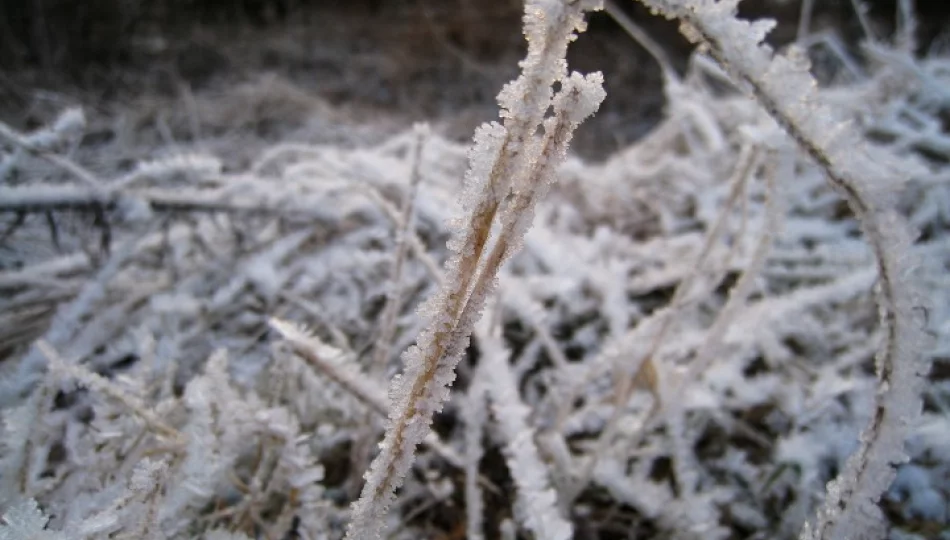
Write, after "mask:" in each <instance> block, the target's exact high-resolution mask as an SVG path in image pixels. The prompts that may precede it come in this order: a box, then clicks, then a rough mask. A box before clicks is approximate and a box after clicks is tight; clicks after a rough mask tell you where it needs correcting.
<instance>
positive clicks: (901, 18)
mask: <svg viewBox="0 0 950 540" xmlns="http://www.w3.org/2000/svg"><path fill="white" fill-rule="evenodd" d="M914 4H915V2H914V0H897V21H898V24H899V25H900V26H899V27H898V32H899V33H898V34H897V39H896V45H897V48H898V49H900V50H902V51H904V52H906V53H907V54H910V55H913V54H914V53H915V52H916V50H917V16H916V15H915V13H917V10H916V9H915V8H916V6H915V5H914Z"/></svg>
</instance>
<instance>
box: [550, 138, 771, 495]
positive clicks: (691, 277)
mask: <svg viewBox="0 0 950 540" xmlns="http://www.w3.org/2000/svg"><path fill="white" fill-rule="evenodd" d="M758 154H759V152H758V150H757V148H755V147H754V146H752V145H746V146H744V147H743V148H742V150H741V152H740V154H739V158H738V160H737V162H736V166H735V169H734V170H733V174H732V176H731V178H730V182H729V183H730V185H731V188H730V191H729V196H728V198H727V200H726V203H725V204H724V205H723V207H722V209H721V210H720V211H719V215H718V216H717V217H716V221H715V222H714V223H713V224H712V226H711V227H710V228H709V230H708V231H707V232H706V236H705V238H704V240H703V246H702V248H701V249H700V252H699V254H698V255H697V257H696V260H695V261H694V262H693V263H692V271H691V272H690V273H689V274H687V275H686V276H685V277H684V278H683V279H682V280H681V281H680V283H679V284H678V285H677V286H676V290H675V291H674V293H673V298H671V299H670V302H669V306H667V307H666V308H664V309H663V311H661V312H658V313H657V314H656V315H655V317H656V318H657V319H659V325H660V328H659V329H658V330H657V332H656V334H655V335H654V336H653V338H652V340H651V342H650V348H649V349H648V350H647V353H646V354H645V355H643V356H642V357H640V358H637V359H635V362H634V363H635V365H634V366H629V365H628V366H625V368H626V369H623V370H620V369H617V370H616V375H615V377H614V396H613V398H614V399H613V402H614V403H613V405H614V406H613V411H612V412H611V413H610V416H609V417H608V419H607V422H606V424H605V425H604V428H603V429H602V430H601V432H600V435H599V436H598V440H597V443H596V445H595V447H594V448H595V449H594V451H593V452H592V455H591V458H590V459H588V460H587V461H586V462H585V463H584V465H583V467H582V468H581V470H580V472H579V474H578V475H577V478H576V480H575V482H574V484H573V486H572V488H571V490H570V492H569V493H568V496H567V498H569V499H573V498H575V497H577V496H579V495H580V494H581V492H582V491H583V490H584V488H585V487H587V485H588V484H589V483H590V480H591V478H592V476H593V474H594V469H595V467H596V466H597V462H598V461H599V459H600V456H601V455H602V454H603V453H604V452H605V451H606V450H607V447H608V446H609V444H610V441H611V438H612V437H613V436H614V434H615V432H616V429H617V426H618V424H619V422H620V419H621V418H622V417H623V413H624V411H625V408H626V404H627V403H628V402H629V401H630V397H631V396H632V395H633V392H634V390H636V389H637V388H638V387H639V388H642V387H645V388H646V389H648V390H649V391H650V393H651V394H653V398H654V403H653V406H652V407H651V409H650V412H649V413H648V415H647V418H648V419H649V418H652V417H653V416H654V415H655V414H657V413H658V412H659V411H660V408H661V407H662V406H663V405H664V401H666V400H665V399H664V396H663V395H661V393H660V392H659V391H658V388H659V385H660V384H661V381H660V373H659V371H658V370H657V368H656V366H655V358H656V355H657V352H658V351H659V350H660V346H662V345H663V343H664V341H665V340H666V336H667V334H668V333H669V332H670V330H671V329H672V328H673V324H674V323H675V322H676V321H677V320H678V315H679V314H680V313H682V311H683V309H685V307H686V299H687V297H688V296H689V295H690V294H691V293H692V292H693V291H692V289H693V283H694V282H695V281H696V279H697V278H698V276H699V275H700V272H701V271H702V269H703V268H704V267H705V266H706V262H707V260H708V259H709V257H710V256H711V255H712V253H713V248H714V247H715V246H716V240H717V239H718V238H719V237H720V235H721V234H722V232H723V230H724V229H725V227H726V224H727V222H728V218H729V214H730V213H731V212H732V209H733V207H734V206H735V205H736V202H737V201H738V200H739V197H740V196H741V195H742V194H743V188H744V186H745V184H746V181H747V179H748V177H749V175H750V174H751V173H752V171H753V167H754V166H755V164H756V163H757V162H758ZM631 368H633V369H631ZM630 373H632V375H630ZM586 382H587V381H584V382H583V384H586ZM580 388H581V385H580V384H575V385H572V386H571V387H570V390H569V392H568V395H567V398H566V399H564V400H563V406H562V410H561V412H560V413H559V417H560V418H561V419H562V420H561V421H563V419H564V418H566V416H567V412H568V407H570V404H571V403H573V402H574V398H575V396H576V395H577V393H578V392H579V391H580Z"/></svg>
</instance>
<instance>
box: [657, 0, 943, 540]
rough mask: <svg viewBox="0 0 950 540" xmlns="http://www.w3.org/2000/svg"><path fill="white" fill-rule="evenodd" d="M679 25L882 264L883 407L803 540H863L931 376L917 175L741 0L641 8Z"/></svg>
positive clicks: (685, 0) (681, 1) (675, 1)
mask: <svg viewBox="0 0 950 540" xmlns="http://www.w3.org/2000/svg"><path fill="white" fill-rule="evenodd" d="M642 1H643V3H644V4H646V5H647V6H648V7H650V8H652V9H654V10H657V11H659V12H660V13H662V14H664V15H665V16H667V17H669V18H677V19H679V20H680V29H681V31H682V32H683V34H684V35H685V36H686V37H687V38H689V39H690V40H691V41H693V42H695V43H700V44H703V45H704V46H706V47H707V48H708V49H709V51H710V54H711V55H712V56H713V57H714V58H715V59H716V60H717V61H718V62H719V64H720V65H721V66H722V67H723V68H724V69H726V70H727V71H728V72H729V73H730V74H731V75H732V76H733V77H734V78H735V79H736V80H738V81H741V83H742V84H743V85H744V86H745V88H746V89H747V90H748V92H749V93H750V94H751V95H753V96H754V97H755V98H756V99H757V100H758V102H759V103H760V104H761V106H762V107H763V108H764V109H765V110H766V112H768V113H769V115H771V116H772V118H774V119H775V121H776V122H778V123H779V125H781V126H782V127H783V128H784V129H785V131H786V132H787V133H788V134H789V135H790V136H791V137H792V138H793V139H794V140H795V141H796V143H797V144H798V145H799V147H801V148H802V149H803V150H804V151H806V152H807V153H808V154H809V155H810V156H811V158H812V159H813V160H814V161H815V162H816V163H818V164H819V165H820V166H821V168H822V169H823V170H824V171H825V173H826V175H827V179H828V181H829V182H830V183H831V184H832V186H834V188H835V189H836V190H838V191H839V193H841V194H842V195H843V196H844V198H845V199H846V200H847V202H848V204H849V205H850V206H851V208H852V210H853V211H854V213H855V214H856V216H857V218H858V220H859V221H860V223H861V226H862V229H863V231H864V234H865V238H866V239H867V241H868V243H869V244H870V245H871V248H872V250H873V251H874V254H875V257H876V259H877V270H878V280H879V284H880V286H879V298H880V312H881V313H880V315H881V321H882V325H883V326H884V328H885V331H886V342H885V344H884V348H883V349H882V350H881V351H880V352H879V354H878V357H877V371H878V376H879V380H880V385H879V391H878V401H877V403H876V405H875V411H874V413H873V414H872V419H871V422H870V424H869V425H868V426H867V427H866V428H865V430H864V432H863V434H862V437H861V440H862V444H861V447H860V448H859V449H858V450H857V451H856V452H855V453H854V454H853V455H852V457H851V458H850V459H849V460H848V463H847V465H846V467H845V470H844V471H843V472H842V474H841V475H840V476H839V478H838V479H837V480H835V481H834V482H833V483H832V484H831V485H829V490H828V497H827V500H826V503H825V505H824V506H823V507H822V509H821V510H820V512H819V517H818V521H817V523H815V524H814V525H813V526H808V527H806V529H805V531H804V532H803V533H802V538H814V539H819V538H843V537H846V536H847V537H862V536H864V535H865V534H867V533H869V532H870V531H871V530H873V529H875V528H876V527H878V526H879V525H878V523H877V522H879V520H880V519H881V513H880V510H879V509H878V508H877V505H876V504H875V502H876V501H877V499H878V498H879V497H880V494H881V493H882V492H883V491H884V490H885V489H887V486H888V485H889V484H890V482H891V480H892V479H893V477H894V472H893V466H894V465H896V464H899V463H902V462H903V461H904V460H905V459H906V454H905V453H904V450H903V446H904V438H905V436H906V434H907V427H908V426H909V425H910V423H911V422H913V419H914V418H915V417H917V415H919V414H920V406H921V405H920V397H919V392H920V385H921V379H920V374H921V373H925V372H926V370H927V368H926V366H925V365H924V363H923V361H922V358H923V349H924V336H923V335H922V333H921V329H920V326H919V324H918V322H917V317H916V316H915V315H914V310H915V309H916V308H917V307H918V306H920V305H921V299H920V298H919V296H918V295H917V294H916V292H915V291H914V288H913V286H912V282H913V278H912V275H913V272H914V271H915V270H916V266H917V264H918V263H916V262H914V261H913V259H912V257H911V255H910V247H911V244H912V241H913V240H912V239H913V237H912V234H911V232H910V230H909V228H908V225H907V223H906V222H905V221H904V219H903V218H901V217H900V215H899V214H898V213H897V212H896V211H895V210H894V209H893V202H892V201H893V195H892V193H893V192H894V191H895V190H896V188H897V187H898V186H899V184H900V182H899V178H900V177H901V176H906V175H908V174H909V173H910V171H909V170H901V169H902V166H903V167H904V168H906V167H907V166H908V164H907V163H903V164H902V163H900V162H899V161H898V160H896V158H895V157H894V156H891V155H887V153H886V152H880V151H877V152H875V154H876V155H875V156H874V157H872V156H871V155H870V149H869V148H868V143H867V142H866V140H865V139H864V137H863V136H862V134H861V133H859V132H858V131H857V130H856V129H855V128H854V126H853V125H852V124H851V123H850V122H849V121H847V120H846V119H844V118H843V117H842V116H841V114H840V113H839V112H838V111H837V110H835V109H834V108H832V107H830V106H828V105H827V104H826V103H825V102H824V100H823V99H822V98H821V96H819V94H818V92H817V84H816V82H815V80H814V78H812V76H811V75H810V73H809V71H808V69H809V65H808V62H807V59H806V58H805V56H804V54H803V53H802V52H801V51H799V50H797V49H794V48H793V49H791V50H790V51H789V52H788V53H786V54H783V55H773V52H772V50H771V48H770V47H768V46H767V45H764V44H763V43H762V40H763V39H764V37H765V34H766V33H767V32H768V31H769V30H770V29H771V28H772V26H774V22H772V21H757V22H753V23H749V22H746V21H741V20H739V19H737V18H736V16H735V13H736V6H737V4H738V0H721V1H713V0H642Z"/></svg>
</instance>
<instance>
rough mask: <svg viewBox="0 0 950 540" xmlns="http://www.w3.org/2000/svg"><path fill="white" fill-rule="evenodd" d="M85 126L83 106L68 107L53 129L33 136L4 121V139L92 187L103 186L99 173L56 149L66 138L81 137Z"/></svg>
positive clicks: (1, 129)
mask: <svg viewBox="0 0 950 540" xmlns="http://www.w3.org/2000/svg"><path fill="white" fill-rule="evenodd" d="M85 126H86V118H85V116H84V115H83V112H82V110H81V109H66V110H65V111H63V113H62V114H60V116H59V118H57V119H56V121H55V122H54V123H53V125H52V126H51V127H50V128H47V129H43V130H40V131H38V132H36V133H34V134H31V135H23V134H21V133H18V132H17V131H16V130H15V129H13V128H11V127H10V126H8V125H6V124H4V123H3V122H0V140H4V141H6V142H7V143H9V144H12V145H13V146H15V147H17V148H20V149H22V150H24V151H26V152H28V153H30V154H33V155H35V156H37V157H40V158H43V159H45V160H46V161H49V162H50V163H52V164H53V165H56V166H57V167H59V168H61V169H63V170H64V171H66V172H68V173H69V174H71V175H73V176H75V177H76V178H78V179H79V180H81V181H82V182H83V183H85V184H87V185H88V186H89V187H91V188H94V189H98V188H100V187H101V186H102V182H101V180H99V178H98V177H96V175H95V174H93V173H92V172H91V171H89V170H88V169H86V168H85V167H83V166H82V165H79V164H78V163H76V162H75V161H73V160H71V159H69V158H67V157H64V156H61V155H59V154H57V153H55V152H54V151H53V149H54V148H55V147H56V146H60V145H62V144H63V143H64V142H65V141H66V140H68V139H70V138H75V137H77V136H78V134H79V133H81V132H82V130H83V129H85Z"/></svg>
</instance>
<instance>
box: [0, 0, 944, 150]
mask: <svg viewBox="0 0 950 540" xmlns="http://www.w3.org/2000/svg"><path fill="white" fill-rule="evenodd" d="M617 3H618V4H619V5H620V6H621V7H622V8H623V9H624V10H626V11H627V12H628V13H629V14H630V15H631V16H632V18H633V19H634V20H635V21H637V22H638V23H639V24H641V25H642V26H644V27H645V28H646V29H647V31H648V32H650V33H651V34H652V35H653V36H654V37H655V38H656V39H657V40H658V41H660V42H661V43H662V44H663V45H664V46H665V47H666V48H667V50H668V51H670V53H671V57H672V58H673V59H674V61H675V62H679V63H680V67H682V65H685V59H686V57H687V54H688V51H689V50H690V47H689V45H688V44H687V43H685V42H684V40H683V39H682V38H681V37H680V36H679V35H678V32H677V31H676V28H675V26H674V25H672V24H670V23H668V22H666V21H663V20H661V19H659V18H656V17H652V16H651V15H649V14H648V13H647V12H646V10H645V9H643V7H642V6H641V5H640V4H639V3H636V2H634V1H632V0H617ZM866 3H867V5H868V7H869V9H870V18H871V19H872V20H873V21H874V23H875V24H876V25H877V26H878V28H879V30H880V32H879V34H880V35H889V34H890V33H891V31H892V30H893V26H894V13H895V9H896V6H895V4H896V0H873V1H870V2H866ZM916 4H917V9H918V11H919V12H920V21H921V25H920V33H919V34H920V36H919V37H920V46H921V49H922V51H926V49H927V48H929V47H930V46H931V45H932V43H933V42H934V40H935V39H936V38H937V37H938V35H939V32H940V31H941V29H942V27H944V26H946V25H947V24H948V22H950V2H945V1H942V0H918V1H917V3H916ZM742 9H743V11H744V12H745V13H746V14H747V15H749V16H755V17H759V16H772V17H775V18H777V19H778V21H779V23H780V24H779V27H778V28H777V29H776V31H775V32H774V33H773V34H772V36H771V39H773V40H774V41H775V42H776V43H777V44H782V43H788V42H789V41H791V40H792V39H793V38H794V35H795V31H796V27H797V20H798V12H799V9H800V3H799V1H798V0H746V1H745V2H743V3H742ZM521 12H522V2H521V1H520V0H479V1H476V0H407V1H401V2H393V1H383V0H154V1H147V0H82V1H77V0H0V119H2V120H4V121H7V122H10V123H12V124H14V125H16V126H18V127H21V128H30V127H33V126H35V125H39V124H41V123H42V122H44V121H46V120H48V118H46V117H45V116H46V113H35V111H37V109H36V107H32V106H30V104H31V103H32V102H34V101H35V99H36V95H37V91H38V90H44V89H45V90H49V89H55V91H56V92H58V93H61V94H65V95H69V96H71V97H73V98H75V100H76V101H78V102H80V103H82V104H83V105H84V106H85V107H87V108H88V107H89V106H90V105H92V106H96V105H101V104H105V103H115V102H120V101H123V100H129V99H131V98H133V97H134V96H142V95H151V96H156V97H160V96H173V95H175V94H176V93H180V92H181V91H182V88H187V90H188V91H189V92H201V91H203V90H204V89H207V88H214V87H216V86H217V87H220V86H222V85H233V84H235V83H237V82H239V81H242V80H247V79H248V78H249V77H253V76H254V75H256V74H260V73H276V74H279V76H280V77H282V78H284V79H286V80H287V81H289V82H290V83H292V84H293V85H295V86H297V87H299V88H300V89H302V90H303V91H304V92H306V93H309V94H311V95H313V96H315V97H318V98H319V99H322V100H325V101H326V102H327V103H329V104H330V105H341V104H345V105H347V106H359V107H363V108H365V109H367V110H373V111H384V112H386V114H396V115H404V116H406V117H407V118H412V119H420V118H426V119H437V118H446V117H450V116H452V117H456V118H459V119H460V120H458V121H457V122H455V123H454V124H451V126H450V128H449V133H447V135H449V136H457V137H458V138H461V139H465V138H468V137H469V136H470V134H471V129H472V128H473V127H474V126H475V125H476V124H477V123H479V122H481V121H483V120H485V119H488V118H491V117H493V116H494V114H495V111H496V105H495V103H494V96H495V94H496V93H497V91H498V89H499V88H500V87H501V85H502V84H503V83H504V82H505V81H507V80H510V79H511V78H512V77H513V76H514V75H515V74H516V71H517V65H516V62H517V59H518V58H519V57H520V56H521V54H522V51H523V40H522V38H521V35H520V17H521ZM590 26H591V28H590V31H589V33H588V34H587V35H586V36H585V37H584V39H581V40H579V41H578V42H577V43H576V44H575V46H574V47H573V48H572V50H571V53H570V58H569V59H570V61H571V63H572V67H573V68H575V69H578V70H582V71H591V70H601V71H603V72H604V74H605V77H606V80H607V87H608V88H607V90H608V94H609V95H610V99H609V100H608V101H607V103H605V105H604V107H603V108H602V109H601V112H600V114H599V115H598V117H597V118H596V119H595V120H594V122H593V127H589V128H587V130H586V132H582V133H581V134H580V135H581V136H580V138H579V140H578V141H577V145H576V146H577V149H578V150H580V151H581V153H582V154H584V155H586V156H588V157H595V158H596V157H603V156H605V155H608V154H610V153H611V152H613V151H615V150H617V149H618V148H620V147H622V146H624V145H626V144H628V143H630V142H631V141H633V140H635V139H637V138H638V137H640V136H642V135H643V134H645V133H646V132H647V131H648V130H649V129H650V127H651V126H652V125H654V123H655V122H656V121H657V120H658V119H659V118H660V116H661V115H662V108H663V96H662V82H661V80H660V75H659V71H658V70H657V69H656V66H655V63H654V61H653V60H652V59H651V58H650V57H649V56H648V55H646V53H645V52H644V51H643V50H642V49H641V48H640V47H639V46H638V45H637V44H636V43H635V42H634V41H633V40H632V39H631V38H630V37H629V36H627V35H626V34H625V33H624V32H623V30H621V28H620V27H619V26H618V25H617V24H616V23H615V22H614V21H613V20H612V19H611V18H610V17H609V16H608V15H606V14H603V13H601V14H597V15H595V16H593V18H592V20H591V25H590ZM812 28H813V29H816V30H820V29H823V28H831V29H833V30H834V31H835V32H837V34H838V35H839V36H841V37H842V39H843V40H844V41H845V42H846V43H847V44H849V45H850V46H852V47H853V49H854V52H855V53H856V54H858V55H859V54H860V52H859V50H858V48H857V44H858V43H859V42H860V39H861V37H862V32H861V28H860V26H859V25H858V23H857V19H856V17H855V16H854V13H853V8H852V4H851V0H818V1H817V2H816V10H815V15H814V22H813V24H812ZM452 126H454V127H452ZM591 131H596V136H592V135H590V132H591Z"/></svg>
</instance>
